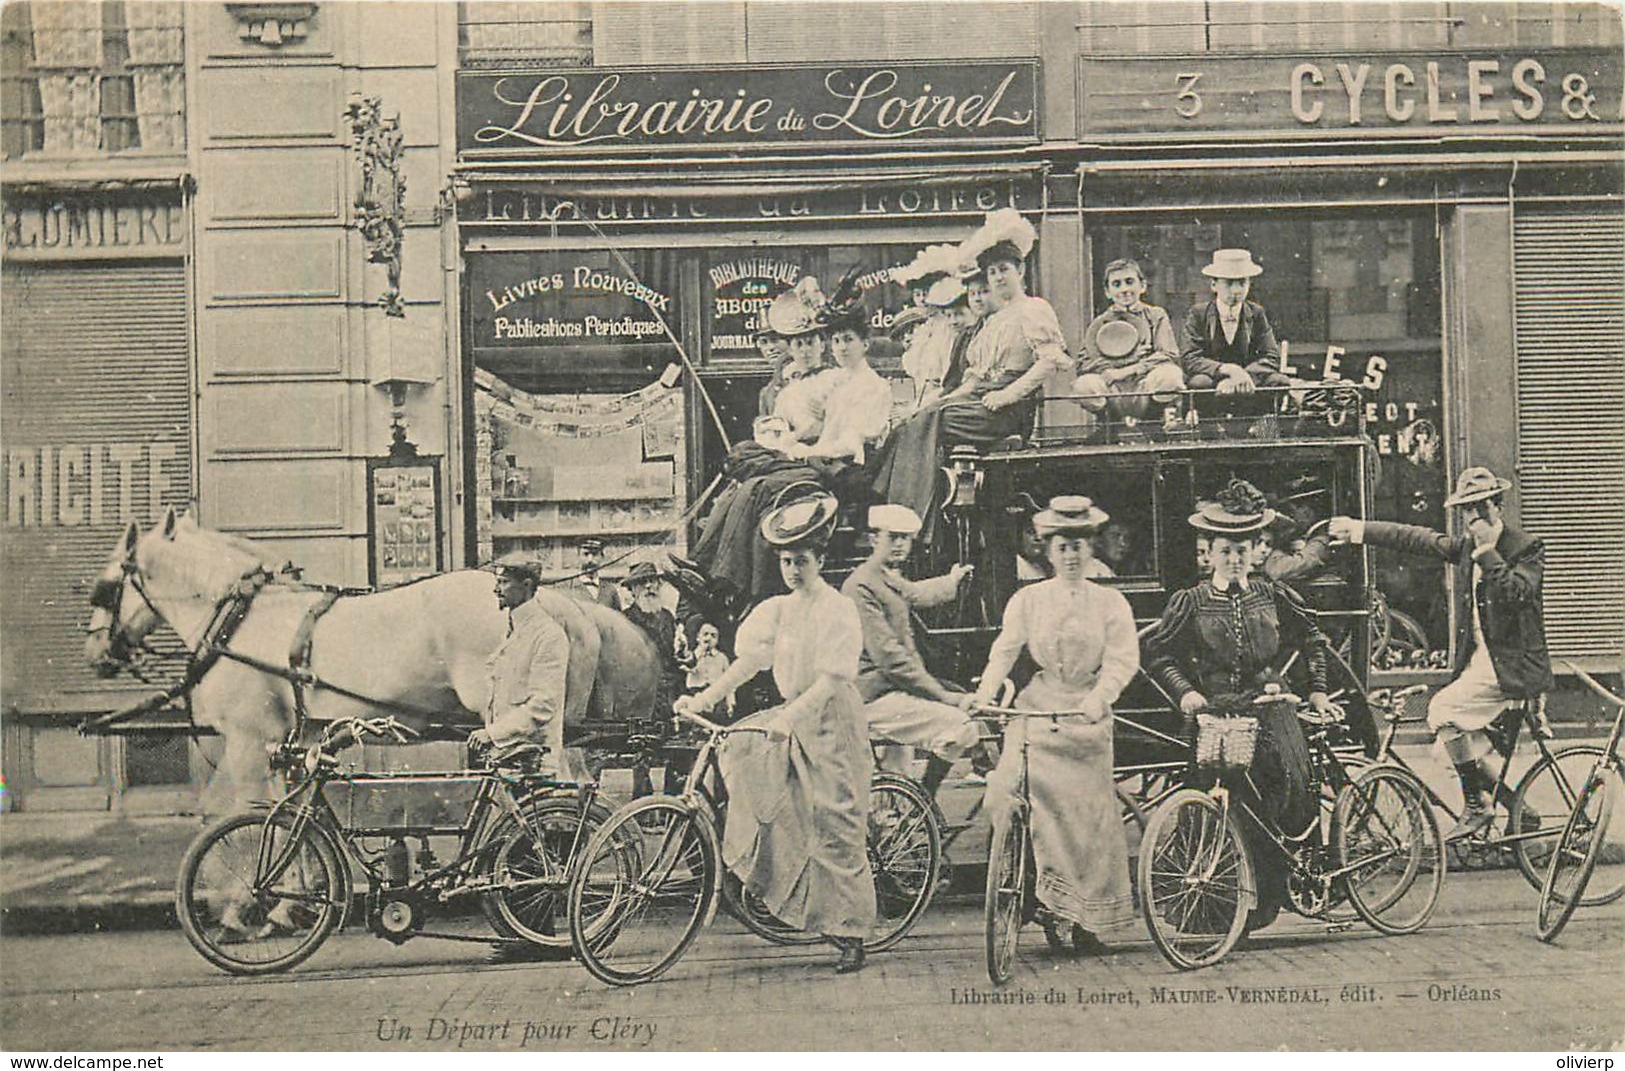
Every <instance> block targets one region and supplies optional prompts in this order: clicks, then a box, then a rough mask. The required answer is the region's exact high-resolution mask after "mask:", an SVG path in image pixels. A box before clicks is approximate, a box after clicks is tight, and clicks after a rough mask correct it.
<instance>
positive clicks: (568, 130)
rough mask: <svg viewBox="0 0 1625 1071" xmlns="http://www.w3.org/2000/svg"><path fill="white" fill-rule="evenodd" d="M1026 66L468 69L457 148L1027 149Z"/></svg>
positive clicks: (1031, 101) (1033, 95) (1030, 109)
mask: <svg viewBox="0 0 1625 1071" xmlns="http://www.w3.org/2000/svg"><path fill="white" fill-rule="evenodd" d="M1037 101H1038V65H1037V63H1035V62H1033V61H1030V60H1017V61H973V62H964V63H878V64H841V65H829V64H820V65H810V66H790V67H778V66H773V67H762V66H738V67H707V68H689V69H672V68H664V69H660V70H645V69H638V70H605V69H602V68H594V69H589V70H582V71H527V72H522V73H484V72H468V73H464V74H461V75H459V76H458V82H457V111H458V131H459V134H458V149H459V150H461V151H462V152H465V153H479V154H486V153H494V154H518V155H525V154H537V153H554V152H557V151H559V150H561V149H590V150H593V151H597V152H603V151H605V150H610V149H616V148H642V149H656V148H667V147H683V148H689V149H693V148H701V147H705V146H721V145H764V144H777V145H786V144H837V143H848V144H852V143H857V144H867V145H887V144H893V145H895V144H899V143H909V144H912V143H918V142H936V143H953V142H961V141H964V142H979V143H980V142H990V141H991V142H1032V141H1036V140H1037V138H1038V106H1037Z"/></svg>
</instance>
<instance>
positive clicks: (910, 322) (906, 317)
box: [886, 288, 934, 338]
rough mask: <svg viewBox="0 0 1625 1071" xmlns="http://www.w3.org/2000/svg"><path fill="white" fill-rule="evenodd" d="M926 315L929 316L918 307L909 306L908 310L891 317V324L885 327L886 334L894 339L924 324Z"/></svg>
mask: <svg viewBox="0 0 1625 1071" xmlns="http://www.w3.org/2000/svg"><path fill="white" fill-rule="evenodd" d="M933 289H934V288H933ZM928 315H930V314H929V313H928V312H926V310H925V309H923V308H921V307H920V306H918V305H910V306H909V307H908V308H906V309H904V310H903V311H901V312H899V313H898V314H897V315H896V316H893V317H892V321H891V323H889V324H887V325H886V334H888V335H890V336H891V337H892V338H896V337H897V336H898V335H901V334H902V333H903V332H904V331H907V330H908V329H909V328H911V327H918V326H920V325H921V324H923V323H925V318H926V317H927V316H928Z"/></svg>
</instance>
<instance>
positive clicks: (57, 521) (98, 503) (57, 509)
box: [5, 440, 185, 528]
mask: <svg viewBox="0 0 1625 1071" xmlns="http://www.w3.org/2000/svg"><path fill="white" fill-rule="evenodd" d="M166 463H168V465H169V466H170V467H175V466H184V464H185V461H184V459H183V458H182V456H181V444H179V443H175V442H165V441H161V440H155V441H152V442H145V443H141V442H121V443H63V444H61V445H57V446H27V445H22V444H14V445H11V446H8V447H7V448H6V468H5V500H6V506H5V524H6V527H8V528H25V527H26V528H39V527H43V528H73V527H78V526H92V527H94V526H97V525H103V524H112V523H115V522H116V523H118V524H123V523H125V522H127V521H138V520H144V519H146V520H150V519H155V518H157V517H160V516H162V515H163V507H164V505H165V504H166V503H167V502H168V500H169V498H170V497H171V494H172V492H177V491H184V486H185V480H184V479H182V480H179V481H174V480H171V478H170V473H169V471H168V470H167V469H166ZM138 482H139V483H141V484H144V485H145V487H144V490H145V493H144V494H141V495H139V496H138V495H137V484H138Z"/></svg>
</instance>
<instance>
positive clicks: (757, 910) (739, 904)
mask: <svg viewBox="0 0 1625 1071" xmlns="http://www.w3.org/2000/svg"><path fill="white" fill-rule="evenodd" d="M722 906H723V907H724V908H725V909H726V910H727V912H728V914H730V915H732V916H733V917H734V918H736V919H738V920H739V921H740V923H741V924H742V925H743V926H744V927H745V929H747V930H749V931H750V932H751V933H754V934H755V935H756V936H757V937H760V938H761V939H762V940H764V941H771V942H772V943H773V944H776V945H789V946H796V945H816V944H820V943H821V942H823V940H824V937H823V935H822V934H816V933H808V932H807V931H806V930H799V929H797V928H796V927H794V926H792V925H790V924H789V923H788V922H781V921H780V920H779V919H778V918H776V917H775V916H774V914H773V912H771V911H769V910H768V909H767V905H766V904H764V903H762V901H761V898H760V897H758V896H757V895H756V894H755V893H753V892H751V891H750V890H748V889H746V888H745V886H744V884H743V883H742V882H741V881H740V880H739V878H738V877H736V876H735V875H734V874H733V873H732V872H731V871H728V870H726V869H725V870H724V871H723V875H722Z"/></svg>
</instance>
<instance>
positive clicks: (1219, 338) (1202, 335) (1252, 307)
mask: <svg viewBox="0 0 1625 1071" xmlns="http://www.w3.org/2000/svg"><path fill="white" fill-rule="evenodd" d="M1230 347H1231V344H1230V343H1227V342H1225V339H1224V328H1223V327H1222V326H1220V324H1219V303H1218V302H1217V301H1208V302H1206V303H1204V304H1201V305H1193V306H1192V307H1191V309H1190V311H1188V312H1186V313H1185V323H1184V326H1183V327H1182V328H1181V330H1180V332H1179V365H1180V367H1181V368H1182V369H1183V370H1184V372H1185V379H1186V381H1187V382H1189V380H1190V377H1191V376H1194V375H1207V376H1212V377H1213V378H1214V379H1215V380H1217V379H1218V378H1219V366H1220V365H1221V364H1239V365H1241V366H1242V367H1243V368H1245V369H1247V371H1248V373H1249V374H1251V375H1252V377H1253V379H1254V381H1255V382H1258V383H1260V384H1262V383H1264V382H1265V381H1266V380H1267V379H1268V378H1269V377H1270V376H1273V375H1279V374H1280V371H1281V344H1280V343H1279V342H1277V341H1275V329H1274V328H1272V327H1271V326H1270V318H1269V315H1268V314H1267V313H1265V312H1264V306H1262V305H1260V304H1259V303H1258V302H1256V301H1244V302H1242V303H1241V315H1240V322H1239V323H1238V324H1237V326H1236V339H1235V343H1234V348H1235V352H1236V358H1235V359H1234V360H1231V359H1228V358H1226V357H1225V356H1224V351H1226V350H1228V349H1230Z"/></svg>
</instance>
